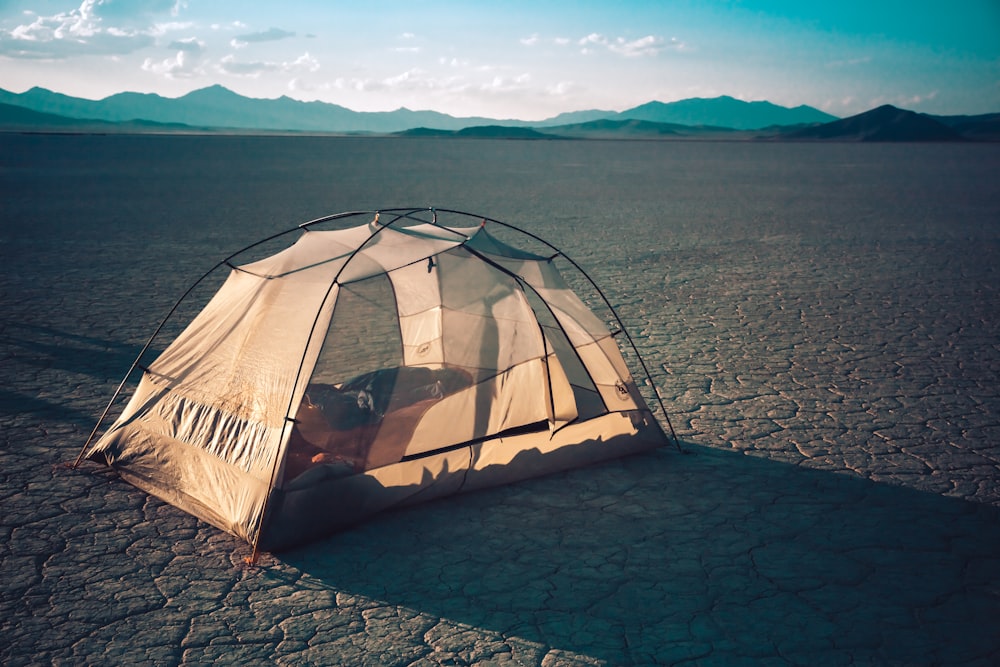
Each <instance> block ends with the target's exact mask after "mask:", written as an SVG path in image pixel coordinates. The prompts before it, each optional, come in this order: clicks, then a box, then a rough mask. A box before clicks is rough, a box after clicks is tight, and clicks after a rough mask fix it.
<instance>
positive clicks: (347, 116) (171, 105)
mask: <svg viewBox="0 0 1000 667" xmlns="http://www.w3.org/2000/svg"><path fill="white" fill-rule="evenodd" d="M585 119H586V120H585ZM669 119H675V120H676V119H681V120H684V121H686V122H674V121H672V120H669ZM775 119H777V120H778V121H780V122H769V123H767V124H766V125H760V123H764V122H765V121H774V120H775ZM825 119H832V120H825ZM559 121H563V122H559ZM0 131H8V132H9V131H81V132H83V131H87V132H92V131H97V132H202V133H204V132H230V133H233V132H235V133H248V132H249V133H300V132H310V133H327V134H339V133H343V134H354V133H358V134H365V133H371V134H400V135H404V136H460V137H462V136H464V137H478V138H505V139H555V138H563V139H565V138H573V139H633V140H656V139H659V140H671V139H724V140H746V139H765V140H772V141H961V140H976V141H983V140H985V141H997V140H1000V113H998V114H984V115H981V116H929V115H926V114H919V113H915V112H913V111H907V110H904V109H898V108H896V107H893V106H890V105H884V106H881V107H878V108H877V109H872V110H871V111H867V112H864V113H861V114H857V115H855V116H851V117H849V118H844V119H837V118H836V117H834V116H830V115H829V114H825V113H823V112H821V111H819V110H817V109H813V108H811V107H807V106H799V107H795V108H794V109H789V108H787V107H780V106H778V105H774V104H771V103H770V102H742V101H740V100H736V99H734V98H732V97H728V96H722V97H717V98H713V99H701V98H693V99H689V100H681V101H679V102H670V103H663V102H649V103H647V104H643V105H640V106H638V107H635V108H633V109H629V110H626V111H622V112H620V113H616V112H605V111H598V110H591V111H577V112H570V113H565V114H560V115H558V116H555V117H554V118H551V119H548V120H545V121H537V122H531V121H515V120H510V121H497V120H493V119H488V118H479V117H465V118H456V117H453V116H449V115H447V114H443V113H439V112H436V111H411V110H409V109H405V108H400V109H397V110H396V111H391V112H357V111H352V110H350V109H347V108H346V107H342V106H338V105H335V104H329V103H326V102H300V101H297V100H293V99H291V98H289V97H286V96H282V97H279V98H276V99H253V98H247V97H243V96H241V95H238V94H236V93H234V92H233V91H231V90H229V89H227V88H225V87H223V86H210V87H208V88H202V89H199V90H195V91H192V92H190V93H188V94H187V95H184V96H182V97H178V98H164V97H161V96H159V95H155V94H149V93H118V94H116V95H112V96H110V97H107V98H105V99H103V100H97V101H94V100H85V99H81V98H75V97H70V96H67V95H62V94H60V93H53V92H52V91H48V90H45V89H43V88H32V89H30V90H28V91H25V92H24V93H10V92H7V91H4V90H2V89H0Z"/></svg>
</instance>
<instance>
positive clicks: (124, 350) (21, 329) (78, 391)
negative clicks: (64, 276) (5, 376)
mask: <svg viewBox="0 0 1000 667" xmlns="http://www.w3.org/2000/svg"><path fill="white" fill-rule="evenodd" d="M0 350H4V351H6V353H7V354H9V355H11V356H10V357H9V359H8V362H9V363H10V364H11V366H12V368H16V370H11V371H10V372H12V373H15V372H16V373H17V374H23V373H25V372H29V373H30V374H31V376H32V377H40V376H41V375H43V374H45V375H47V376H50V377H53V378H56V377H57V375H56V374H57V373H61V372H63V371H68V372H70V373H77V374H81V375H86V376H89V377H93V378H97V379H98V380H102V381H111V380H117V379H118V378H120V377H121V371H122V368H128V367H129V365H130V364H131V363H132V361H133V360H134V359H135V355H136V354H137V353H138V352H139V347H138V346H132V345H127V344H125V343H122V342H119V341H114V340H105V339H101V338H96V337H93V336H84V335H80V334H76V333H73V332H70V331H64V330H61V329H55V328H52V327H47V326H38V325H32V324H22V323H16V322H13V323H8V324H7V325H6V326H5V330H4V334H3V335H0ZM156 354H157V352H156V351H155V350H152V351H150V353H149V355H150V357H149V358H154V357H155V355H156ZM54 382H55V380H54ZM58 382H61V383H65V382H66V378H65V376H63V375H58ZM24 386H30V391H31V393H27V392H26V391H18V390H17V389H18V388H19V387H24ZM84 394H86V395H85V396H84ZM67 398H69V399H84V402H90V401H96V402H97V403H98V404H99V403H100V401H101V400H102V397H101V396H100V395H93V394H92V392H91V391H90V390H89V389H84V388H79V387H78V388H74V389H67V388H66V387H65V386H64V385H63V386H60V387H59V388H58V389H52V388H50V387H46V386H45V383H44V381H43V380H41V379H39V381H38V386H34V385H25V383H12V384H11V386H8V387H6V388H2V389H0V414H12V415H13V414H28V413H30V414H34V415H36V416H45V417H46V418H51V419H54V420H56V421H60V422H67V423H70V424H73V425H75V426H79V427H81V428H83V427H88V428H89V427H93V425H94V421H95V420H96V418H97V414H98V413H99V410H100V406H99V405H95V407H94V409H93V410H92V411H87V410H80V409H79V405H80V403H81V401H79V400H67Z"/></svg>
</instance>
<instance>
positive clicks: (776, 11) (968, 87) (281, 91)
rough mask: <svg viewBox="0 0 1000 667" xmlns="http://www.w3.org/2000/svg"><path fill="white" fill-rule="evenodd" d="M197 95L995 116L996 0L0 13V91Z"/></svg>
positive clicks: (93, 7) (402, 2)
mask: <svg viewBox="0 0 1000 667" xmlns="http://www.w3.org/2000/svg"><path fill="white" fill-rule="evenodd" d="M212 84H221V85H224V86H226V87H227V88H230V89H232V90H234V91H236V92H238V93H240V94H242V95H247V96H250V97H270V98H273V97H279V96H281V95H287V96H289V97H293V98H295V99H300V100H306V101H308V100H322V101H325V102H333V103H336V104H340V105H342V106H345V107H348V108H351V109H354V110H358V111H387V110H392V109H397V108H399V107H408V108H410V109H434V110H437V111H443V112H445V113H450V114H452V115H456V116H470V115H478V116H487V117H491V118H521V119H528V120H537V119H542V118H548V117H551V116H554V115H556V114H558V113H561V112H564V111H576V110H582V109H608V110H616V111H620V110H623V109H627V108H629V107H633V106H636V105H639V104H642V103H645V102H648V101H650V100H660V101H663V102H670V101H673V100H679V99H685V98H689V97H716V96H718V95H732V96H733V97H737V98H739V99H744V100H748V101H749V100H765V99H766V100H769V101H772V102H775V103H777V104H782V105H785V106H796V105H799V104H808V105H810V106H814V107H816V108H819V109H823V110H824V111H827V112H829V113H832V114H835V115H838V116H848V115H852V114H855V113H859V112H861V111H866V110H868V109H871V108H873V107H875V106H878V105H880V104H885V103H889V104H894V105H896V106H900V107H903V108H907V109H912V110H915V111H923V112H927V113H941V114H960V113H987V112H998V111H1000V0H952V1H951V2H948V3H943V2H925V1H923V0H908V1H903V0H867V1H862V0H838V1H837V2H833V1H829V2H827V1H822V2H807V1H804V0H794V1H785V0H743V1H739V0H731V1H724V0H715V1H707V0H705V1H699V0H687V1H685V0H676V1H672V0H661V1H653V0H631V1H619V2H613V1H609V0H606V1H603V2H596V1H593V0H566V1H557V2H546V1H545V0H529V1H521V0H511V1H507V2H475V3H474V2H448V1H445V0H362V1H359V0H351V1H350V2H339V1H327V2H322V1H320V0H311V1H297V0H287V1H286V2H280V3H270V2H265V3H251V2H246V1H245V0H244V1H242V2H234V1H229V0H213V1H211V2H209V1H208V0H204V1H201V0H66V1H64V0H33V1H30V0H0V88H4V89H6V90H10V91H14V92H21V91H24V90H27V89H28V88H31V87H32V86H42V87H44V88H48V89H50V90H54V91H57V92H61V93H65V94H68V95H74V96H78V97H86V98H90V99H98V98H102V97H106V96H108V95H111V94H114V93H116V92H121V91H125V90H134V91H139V92H155V93H159V94H161V95H164V96H167V97H176V96H179V95H183V94H185V93H187V92H190V91H191V90H195V89H197V88H202V87H205V86H208V85H212Z"/></svg>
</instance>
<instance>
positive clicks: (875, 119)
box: [778, 104, 966, 141]
mask: <svg viewBox="0 0 1000 667" xmlns="http://www.w3.org/2000/svg"><path fill="white" fill-rule="evenodd" d="M778 136H779V138H783V139H800V140H808V139H812V140H831V139H832V140H839V141H852V140H853V141H965V140H966V138H965V137H964V136H963V135H962V134H961V133H960V132H958V131H957V130H955V129H953V128H951V127H949V126H948V125H946V124H944V123H942V122H940V121H938V120H935V119H934V118H931V117H930V116H926V115H924V114H919V113H916V112H914V111H907V110H906V109H899V108H897V107H894V106H892V105H891V104H884V105H882V106H880V107H877V108H875V109H872V110H870V111H866V112H864V113H860V114H857V115H856V116H851V117H849V118H844V119H841V120H837V121H833V122H830V123H823V124H822V125H816V126H813V127H806V128H802V129H798V130H793V131H791V132H785V133H782V134H779V135H778Z"/></svg>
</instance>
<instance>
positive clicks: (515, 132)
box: [395, 125, 563, 139]
mask: <svg viewBox="0 0 1000 667" xmlns="http://www.w3.org/2000/svg"><path fill="white" fill-rule="evenodd" d="M395 134H396V135H397V136H401V137H465V138H472V139H562V138H563V137H559V136H556V135H554V134H548V133H545V132H539V131H538V130H535V129H533V128H530V127H509V126H507V125H474V126H472V127H465V128H462V129H461V130H436V129H433V128H427V127H417V128H413V129H411V130H403V131H402V132H396V133H395Z"/></svg>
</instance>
